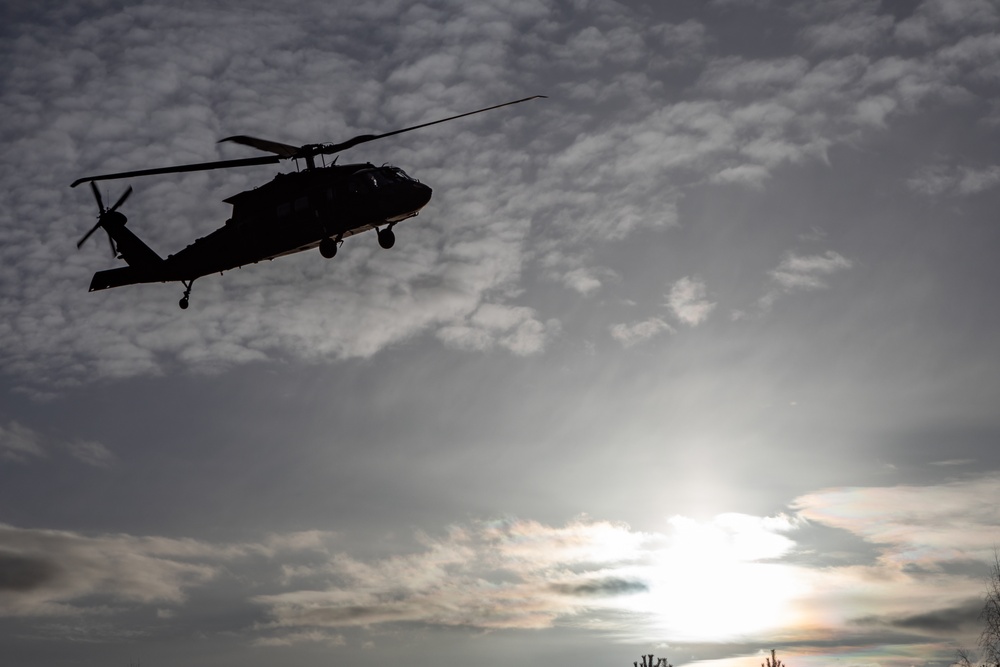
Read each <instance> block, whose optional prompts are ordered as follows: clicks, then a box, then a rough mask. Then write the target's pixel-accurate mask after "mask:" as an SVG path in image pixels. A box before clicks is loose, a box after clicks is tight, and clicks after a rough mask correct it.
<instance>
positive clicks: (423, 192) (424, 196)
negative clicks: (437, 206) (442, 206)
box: [413, 183, 434, 209]
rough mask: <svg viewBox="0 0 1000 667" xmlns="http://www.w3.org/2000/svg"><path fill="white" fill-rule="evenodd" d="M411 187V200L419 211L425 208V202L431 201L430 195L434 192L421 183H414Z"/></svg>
mask: <svg viewBox="0 0 1000 667" xmlns="http://www.w3.org/2000/svg"><path fill="white" fill-rule="evenodd" d="M413 185H414V188H413V199H414V201H415V202H416V205H417V206H416V207H417V208H418V209H420V208H423V207H424V206H427V202H429V201H430V200H431V195H432V194H433V193H434V191H433V190H431V189H430V188H429V187H428V186H426V185H424V184H423V183H414V184H413Z"/></svg>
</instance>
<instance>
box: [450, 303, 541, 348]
mask: <svg viewBox="0 0 1000 667" xmlns="http://www.w3.org/2000/svg"><path fill="white" fill-rule="evenodd" d="M559 330H560V325H559V322H558V321H557V320H549V321H547V322H544V323H543V322H540V321H539V320H537V319H536V318H535V311H534V310H532V309H531V308H525V307H510V306H502V305H499V304H490V303H484V304H483V305H481V306H480V307H479V308H478V309H476V311H475V312H474V313H472V315H471V316H470V317H469V318H468V320H467V321H466V323H465V324H463V325H450V326H446V327H442V328H441V329H439V330H438V332H437V336H438V338H440V339H441V340H442V341H444V342H445V344H447V345H450V346H452V347H456V348H458V349H464V350H478V351H484V350H489V349H492V348H494V347H501V348H504V349H507V350H509V351H510V352H513V353H514V354H516V355H519V356H527V355H531V354H536V353H538V352H541V351H542V350H543V349H544V348H545V345H546V343H547V342H548V341H549V340H551V339H552V338H554V337H555V336H556V335H558V333H559Z"/></svg>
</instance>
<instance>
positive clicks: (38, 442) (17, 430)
mask: <svg viewBox="0 0 1000 667" xmlns="http://www.w3.org/2000/svg"><path fill="white" fill-rule="evenodd" d="M45 456H46V454H45V449H44V448H43V447H42V438H41V436H40V435H39V434H38V433H37V432H35V431H33V430H31V429H30V428H28V427H27V426H23V425H22V424H19V423H18V422H16V421H10V422H8V423H7V425H6V426H4V425H3V424H0V461H16V462H18V463H24V462H26V461H28V460H30V459H39V458H44V457H45Z"/></svg>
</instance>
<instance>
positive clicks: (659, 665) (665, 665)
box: [632, 653, 674, 667]
mask: <svg viewBox="0 0 1000 667" xmlns="http://www.w3.org/2000/svg"><path fill="white" fill-rule="evenodd" d="M639 657H641V658H642V667H674V666H673V665H671V664H670V663H669V662H667V659H666V658H659V659H658V660H657V661H656V662H653V654H652V653H650V654H649V655H643V656H639ZM632 667H640V665H639V663H638V662H633V663H632Z"/></svg>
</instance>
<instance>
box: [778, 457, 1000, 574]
mask: <svg viewBox="0 0 1000 667" xmlns="http://www.w3.org/2000/svg"><path fill="white" fill-rule="evenodd" d="M998 490H1000V477H998V476H997V475H996V474H991V475H985V476H981V477H973V478H968V479H962V480H957V481H952V482H947V483H944V484H938V485H933V486H909V485H900V486H894V487H881V488H861V487H844V488H836V489H829V490H825V491H822V492H818V493H814V494H807V495H804V496H800V497H799V498H797V499H796V500H795V502H794V504H793V507H794V508H795V509H796V511H797V512H798V513H799V514H800V515H801V516H803V517H805V518H806V519H809V520H810V521H819V522H821V523H824V524H826V525H829V526H834V527H836V528H841V529H843V530H848V531H850V532H852V533H854V534H856V535H859V536H861V537H863V538H864V539H865V540H867V541H869V542H872V543H874V544H879V545H883V546H885V547H887V548H888V550H887V552H886V554H885V555H884V556H883V560H884V561H891V562H892V563H894V564H897V565H899V566H903V565H911V564H912V565H922V566H927V567H929V566H932V565H933V564H936V563H941V562H946V561H950V560H955V559H961V558H968V557H974V558H977V559H981V560H984V561H985V560H987V559H988V557H989V555H990V554H991V553H992V550H993V546H994V542H995V538H994V536H993V533H992V528H991V526H996V525H997V524H998V523H1000V508H998V507H997V506H996V504H995V503H993V502H992V500H991V499H992V498H993V497H995V494H996V493H997V491H998Z"/></svg>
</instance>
